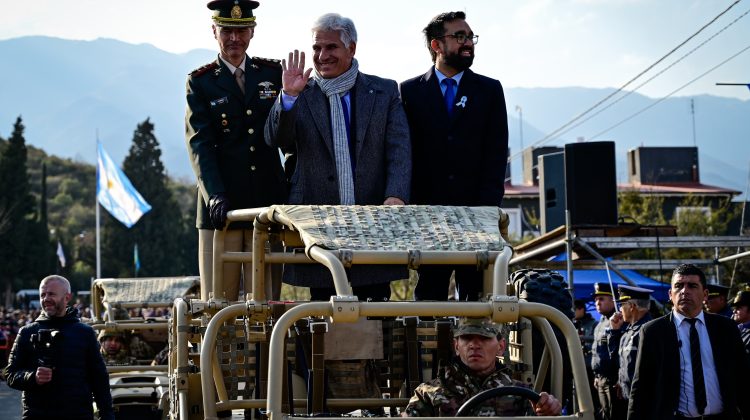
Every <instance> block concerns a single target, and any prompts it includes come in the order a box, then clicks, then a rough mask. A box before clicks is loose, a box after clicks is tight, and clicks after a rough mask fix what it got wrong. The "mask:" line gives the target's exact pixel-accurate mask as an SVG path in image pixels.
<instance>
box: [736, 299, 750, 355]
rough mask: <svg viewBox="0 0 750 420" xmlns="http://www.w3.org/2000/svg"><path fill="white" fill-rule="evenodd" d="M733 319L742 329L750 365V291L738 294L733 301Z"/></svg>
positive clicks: (741, 333) (741, 335) (741, 334)
mask: <svg viewBox="0 0 750 420" xmlns="http://www.w3.org/2000/svg"><path fill="white" fill-rule="evenodd" d="M732 308H734V310H733V312H732V319H733V320H734V322H736V323H737V327H738V328H739V329H740V338H742V344H743V345H744V347H745V354H746V355H747V361H748V364H750V290H743V291H741V292H739V293H737V296H735V297H734V300H733V301H732Z"/></svg>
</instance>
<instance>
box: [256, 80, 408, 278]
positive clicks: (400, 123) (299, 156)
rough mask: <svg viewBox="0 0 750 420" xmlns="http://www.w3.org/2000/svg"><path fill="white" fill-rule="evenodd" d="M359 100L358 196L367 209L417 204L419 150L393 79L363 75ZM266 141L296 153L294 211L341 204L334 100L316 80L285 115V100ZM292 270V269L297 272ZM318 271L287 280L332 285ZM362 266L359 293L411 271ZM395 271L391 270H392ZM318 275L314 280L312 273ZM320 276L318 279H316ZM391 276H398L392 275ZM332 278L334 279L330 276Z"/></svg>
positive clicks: (355, 104)
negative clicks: (394, 200) (414, 172)
mask: <svg viewBox="0 0 750 420" xmlns="http://www.w3.org/2000/svg"><path fill="white" fill-rule="evenodd" d="M350 95H351V98H350V99H351V108H352V109H351V115H352V123H351V132H352V133H353V134H354V136H355V138H354V139H353V143H354V147H355V150H354V153H353V156H354V165H355V170H354V196H355V203H356V204H360V205H377V204H382V203H383V201H385V199H386V198H387V197H398V198H400V199H401V200H403V201H404V202H405V203H408V202H409V189H410V186H411V143H410V141H409V126H408V124H407V121H406V115H405V113H404V109H403V107H402V106H401V100H400V98H399V93H398V85H397V84H396V82H395V81H393V80H388V79H383V78H380V77H377V76H372V75H367V74H364V73H361V72H360V73H359V75H358V76H357V81H356V83H355V85H354V88H353V89H352V91H351V92H350ZM265 134H266V135H265V138H266V142H267V143H268V144H269V145H270V146H277V147H281V148H282V149H283V150H285V151H288V150H290V149H291V150H294V153H295V158H296V166H295V169H294V173H293V175H292V177H291V190H290V194H289V201H288V202H289V203H290V204H331V205H335V204H339V203H340V200H339V190H338V179H337V175H336V163H335V158H334V152H333V137H332V134H331V118H330V112H329V106H328V98H326V96H325V95H324V94H323V92H322V91H321V90H320V88H319V87H318V86H317V84H316V83H315V81H313V80H310V82H309V83H308V85H307V87H306V88H305V90H303V91H302V93H300V95H299V97H298V98H297V101H296V102H295V103H294V106H293V107H292V109H290V110H289V111H283V109H282V105H281V95H279V100H277V101H276V103H275V104H274V106H273V108H271V112H270V113H269V115H268V119H267V120H266V127H265ZM290 268H291V269H290ZM310 268H313V267H310V266H307V267H305V266H298V267H287V269H286V270H285V274H284V281H285V282H287V283H290V284H294V285H298V286H312V287H316V286H317V287H321V286H331V285H332V284H333V283H332V280H327V279H330V274H328V273H327V270H326V271H325V272H323V271H322V270H320V269H318V268H317V267H315V268H316V270H308V269H310ZM374 268H376V267H372V266H369V267H366V266H355V267H353V268H352V270H351V274H350V281H351V283H352V285H354V286H360V285H367V284H375V283H384V282H388V281H391V280H396V279H402V278H406V277H408V274H407V272H406V270H405V269H399V270H397V273H396V271H395V270H393V268H394V267H387V266H383V267H377V268H378V270H374ZM385 269H388V270H385ZM308 271H310V272H311V273H308ZM312 271H315V272H318V274H317V275H313V274H312ZM384 271H388V272H390V273H393V274H391V275H386V274H385V273H384ZM326 276H327V277H326Z"/></svg>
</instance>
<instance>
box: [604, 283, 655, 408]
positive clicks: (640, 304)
mask: <svg viewBox="0 0 750 420" xmlns="http://www.w3.org/2000/svg"><path fill="white" fill-rule="evenodd" d="M617 292H618V295H619V296H620V298H619V299H618V300H617V301H618V302H619V303H620V313H619V314H617V315H620V316H617V315H615V316H613V317H612V319H611V324H610V325H611V327H612V329H619V328H621V327H623V326H624V325H626V324H627V327H626V328H625V332H624V333H623V334H622V338H620V363H619V364H620V368H619V371H618V375H617V389H618V397H619V398H621V399H623V400H628V399H629V398H630V385H631V384H632V383H633V377H634V376H635V362H636V358H637V357H638V333H640V331H641V326H642V325H643V324H645V323H646V322H648V321H650V320H651V314H650V313H649V307H650V306H651V300H650V299H651V293H652V292H653V290H650V289H644V288H642V287H635V286H628V285H623V284H621V285H619V286H618V287H617Z"/></svg>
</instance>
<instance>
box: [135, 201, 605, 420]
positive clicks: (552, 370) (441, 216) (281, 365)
mask: <svg viewBox="0 0 750 420" xmlns="http://www.w3.org/2000/svg"><path fill="white" fill-rule="evenodd" d="M228 219H229V220H230V221H250V222H252V223H253V251H252V252H225V250H224V248H223V236H224V232H223V231H216V233H215V237H214V255H213V259H214V261H213V262H214V264H213V267H214V269H213V290H210V291H207V290H204V291H201V295H202V297H201V298H200V299H190V298H178V299H176V300H175V301H174V304H173V310H172V317H171V318H170V319H169V321H168V323H169V326H168V331H169V362H168V374H169V398H168V399H169V417H170V418H172V419H182V420H194V419H216V418H219V417H220V416H221V417H223V416H226V415H229V414H233V415H234V416H242V415H244V416H245V417H246V418H261V417H268V418H270V419H272V420H282V419H287V418H289V417H291V416H295V417H300V416H315V417H323V418H326V417H329V418H334V417H339V416H341V415H342V414H344V413H346V414H345V415H348V416H351V415H361V416H397V415H399V410H400V409H401V408H403V407H404V406H405V405H406V403H407V402H408V399H409V397H410V396H411V393H412V391H413V390H414V388H415V387H416V386H417V385H418V384H419V383H421V382H423V381H425V380H428V379H429V378H430V377H431V376H432V375H433V374H434V371H435V369H436V367H437V366H439V361H440V360H445V359H446V358H448V357H450V356H451V354H452V348H451V344H450V342H451V337H452V336H451V335H450V327H451V325H452V323H453V321H454V319H455V317H462V316H469V317H491V318H492V319H493V320H494V321H495V322H498V323H504V324H507V325H509V327H510V330H511V343H510V344H511V345H510V350H509V352H508V354H507V355H506V357H505V358H504V359H505V360H504V362H505V364H506V365H508V366H509V367H510V368H511V370H512V372H513V376H514V377H515V378H516V379H519V380H522V381H523V382H525V383H527V384H528V385H529V387H530V388H532V389H533V390H535V391H537V392H538V391H540V390H542V389H543V387H544V386H545V385H544V383H545V379H547V378H549V385H548V388H547V389H545V390H547V391H550V392H551V393H552V394H553V395H555V396H557V397H558V398H559V399H561V400H567V401H570V405H571V407H572V410H571V411H569V412H568V414H566V415H563V416H560V417H556V418H568V419H574V418H575V419H593V418H594V413H593V403H592V397H591V393H590V389H589V386H588V383H587V382H588V380H587V378H586V369H585V366H584V358H583V354H582V351H581V345H580V341H579V337H578V334H577V332H576V330H575V328H574V326H573V324H572V322H571V320H570V318H569V317H568V316H566V315H565V314H564V313H563V312H561V311H560V310H558V309H556V308H554V307H552V306H550V305H547V304H544V303H538V302H529V301H528V300H526V298H528V296H530V295H529V294H524V293H522V292H524V290H517V288H519V287H520V288H521V289H523V288H528V284H535V285H536V286H544V284H545V283H544V282H543V281H540V280H539V278H544V279H547V280H545V281H547V283H550V284H551V283H554V282H556V281H557V280H554V279H553V281H552V282H550V280H549V276H546V277H545V276H541V277H539V278H537V277H538V276H536V275H535V274H534V273H535V272H533V271H531V272H528V273H526V274H524V275H523V276H522V277H523V278H524V279H528V278H532V280H530V281H515V282H510V281H509V273H508V262H509V260H510V258H511V255H512V253H513V251H512V248H511V246H510V245H509V244H508V243H507V242H506V241H505V240H503V238H502V236H501V229H502V226H501V225H502V223H501V222H502V221H503V220H504V218H503V214H502V213H501V212H499V210H498V209H497V208H494V207H492V208H489V207H487V208H483V207H479V208H470V207H450V206H272V207H269V208H260V209H245V210H236V211H231V212H229V215H228ZM506 220H507V219H506ZM506 226H507V224H506ZM278 244H283V245H284V246H286V247H287V249H292V248H302V249H304V252H291V251H288V252H275V251H271V249H278V247H277V245H278ZM226 262H252V273H246V283H249V282H247V279H248V278H251V279H252V288H251V290H252V293H248V294H247V296H246V298H245V299H244V300H243V301H239V302H230V301H228V300H227V299H226V298H225V297H224V295H223V285H224V284H225V279H223V278H222V273H223V270H222V269H221V267H222V265H223V264H224V263H226ZM274 264H321V265H323V266H324V267H326V268H327V269H328V270H329V271H330V272H331V275H332V278H333V284H334V286H335V289H336V295H335V296H331V298H330V300H329V301H325V302H307V301H293V302H287V301H284V302H282V301H278V300H274V299H278V297H277V296H273V291H274V290H278V284H274V282H275V281H280V280H279V279H272V278H271V275H270V272H271V270H270V269H269V268H270V266H271V265H274ZM356 264H396V265H403V266H405V267H408V268H412V269H414V268H418V267H419V266H420V265H421V264H468V265H474V266H476V267H477V268H478V269H480V270H483V271H484V272H485V283H484V290H485V292H486V296H487V298H486V299H485V300H484V301H480V302H450V301H446V302H422V301H400V302H396V301H389V302H360V301H359V300H358V299H357V297H356V296H353V295H352V289H351V287H350V285H349V282H348V279H347V268H349V267H351V266H352V265H356ZM516 280H518V279H516ZM522 283H524V284H526V283H528V284H527V285H526V286H523V285H522ZM246 286H247V285H246ZM557 289H560V287H559V285H557ZM560 293H567V291H565V290H562V291H561V292H560ZM519 295H522V296H524V297H525V298H519V297H518V296H519ZM568 308H570V305H569V306H568ZM563 309H565V308H563ZM552 326H554V327H555V329H556V330H557V331H558V335H559V337H560V339H558V338H556V336H555V331H554V330H553V327H552ZM129 327H130V326H129V325H128V328H129ZM534 331H536V332H537V333H538V334H539V335H540V336H541V337H542V338H543V343H544V344H543V346H542V349H543V350H542V351H541V352H539V353H540V354H541V358H540V359H539V360H537V363H534V357H533V341H532V339H531V336H532V332H534ZM560 342H562V345H563V347H564V348H565V349H566V351H565V354H567V359H568V360H566V361H564V360H563V352H562V351H561V348H560ZM198 349H200V350H198ZM564 364H568V366H569V368H570V371H571V372H572V375H573V380H572V381H573V385H574V386H572V387H571V388H570V389H571V390H572V391H569V390H568V389H567V388H566V389H565V391H564V387H563V365H564ZM548 373H549V374H548ZM508 388H512V387H508ZM511 391H515V392H521V393H523V394H524V395H526V394H527V391H528V390H524V389H521V390H520V391H519V390H515V389H514V390H511Z"/></svg>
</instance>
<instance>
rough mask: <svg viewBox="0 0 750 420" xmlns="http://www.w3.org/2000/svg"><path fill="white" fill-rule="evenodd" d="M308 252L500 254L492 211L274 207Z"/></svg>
mask: <svg viewBox="0 0 750 420" xmlns="http://www.w3.org/2000/svg"><path fill="white" fill-rule="evenodd" d="M274 209H275V210H277V211H278V212H279V213H281V214H282V215H284V216H285V217H287V218H288V219H289V220H290V221H291V223H292V225H293V226H292V227H293V228H294V229H295V230H297V231H299V233H300V237H301V238H302V241H303V242H304V244H305V249H306V250H309V249H310V247H312V246H313V245H318V246H320V247H322V248H326V249H351V250H387V251H401V250H402V251H408V250H420V251H500V250H502V247H503V244H504V241H503V239H502V238H501V236H500V229H499V227H498V220H499V215H500V209H498V208H497V207H457V206H293V205H285V206H274Z"/></svg>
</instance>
